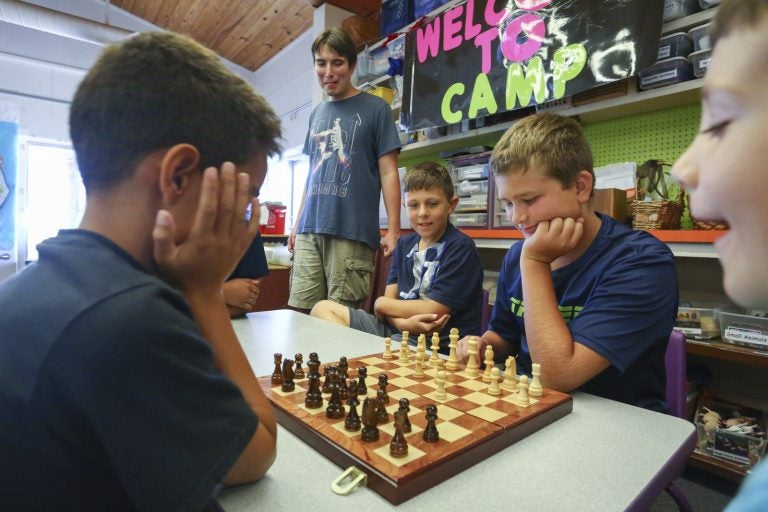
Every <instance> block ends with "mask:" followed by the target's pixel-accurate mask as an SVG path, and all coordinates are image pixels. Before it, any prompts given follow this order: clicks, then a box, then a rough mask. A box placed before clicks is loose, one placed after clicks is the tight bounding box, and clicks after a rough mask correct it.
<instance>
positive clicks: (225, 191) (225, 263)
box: [152, 162, 259, 294]
mask: <svg viewBox="0 0 768 512" xmlns="http://www.w3.org/2000/svg"><path fill="white" fill-rule="evenodd" d="M251 201H252V199H251V190H250V177H249V176H248V174H246V173H236V172H235V166H234V164H232V163H230V162H226V163H224V164H223V165H222V166H221V173H219V172H218V171H217V170H216V168H214V167H209V168H208V169H206V170H205V171H204V172H203V179H202V187H201V190H200V201H199V203H198V206H197V212H196V214H195V219H194V223H193V225H192V229H191V230H190V232H189V235H188V236H187V238H186V240H184V241H183V242H181V243H180V244H178V245H177V244H176V243H175V241H174V240H175V223H174V219H173V216H172V215H171V214H170V213H169V212H168V211H165V210H160V211H158V212H157V220H156V222H155V229H154V230H153V232H152V236H153V238H154V242H155V250H154V256H155V262H156V263H157V266H158V268H159V270H160V272H162V273H163V274H164V275H166V276H167V277H169V278H170V279H171V280H173V282H175V283H176V284H177V285H178V286H179V287H180V288H181V289H182V291H184V292H185V293H188V292H195V291H201V292H203V293H216V294H219V293H221V287H222V283H223V282H224V279H226V277H227V276H228V275H229V274H230V273H231V272H232V270H233V269H234V268H235V265H236V264H237V262H238V261H239V260H240V258H241V257H242V256H243V254H244V253H245V250H246V249H247V248H248V246H249V245H250V244H251V242H252V241H253V239H254V237H255V236H256V233H257V231H258V229H259V216H258V215H251V219H250V220H249V221H247V222H246V221H245V220H244V219H245V210H246V208H247V206H248V204H249V203H250V202H251ZM253 203H254V204H253V211H254V212H257V211H258V208H259V205H258V202H257V201H255V200H254V201H253Z"/></svg>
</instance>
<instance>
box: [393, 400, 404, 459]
mask: <svg viewBox="0 0 768 512" xmlns="http://www.w3.org/2000/svg"><path fill="white" fill-rule="evenodd" d="M404 416H405V413H404V412H402V411H399V410H398V411H397V412H395V435H394V436H392V441H390V442H389V454H390V455H391V456H392V457H395V458H397V459H401V458H403V457H405V456H407V455H408V441H406V439H405V434H403V421H404V419H403V417H404Z"/></svg>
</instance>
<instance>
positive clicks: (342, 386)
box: [339, 371, 349, 402]
mask: <svg viewBox="0 0 768 512" xmlns="http://www.w3.org/2000/svg"><path fill="white" fill-rule="evenodd" d="M339 398H341V401H342V402H344V401H347V400H349V389H348V387H347V379H346V377H344V373H343V372H341V371H339Z"/></svg>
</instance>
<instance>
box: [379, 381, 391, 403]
mask: <svg viewBox="0 0 768 512" xmlns="http://www.w3.org/2000/svg"><path fill="white" fill-rule="evenodd" d="M388 383H389V377H387V374H386V373H382V374H381V375H379V391H383V392H384V403H385V404H388V403H389V395H388V394H387V384H388Z"/></svg>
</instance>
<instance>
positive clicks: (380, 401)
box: [376, 390, 389, 425]
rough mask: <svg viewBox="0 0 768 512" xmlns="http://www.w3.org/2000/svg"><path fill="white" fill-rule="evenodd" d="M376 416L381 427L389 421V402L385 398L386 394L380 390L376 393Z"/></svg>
mask: <svg viewBox="0 0 768 512" xmlns="http://www.w3.org/2000/svg"><path fill="white" fill-rule="evenodd" d="M376 403H377V406H376V416H377V417H378V419H379V425H383V424H385V423H387V422H388V421H389V413H388V412H387V402H386V400H385V398H384V392H382V391H381V390H378V391H377V392H376Z"/></svg>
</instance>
